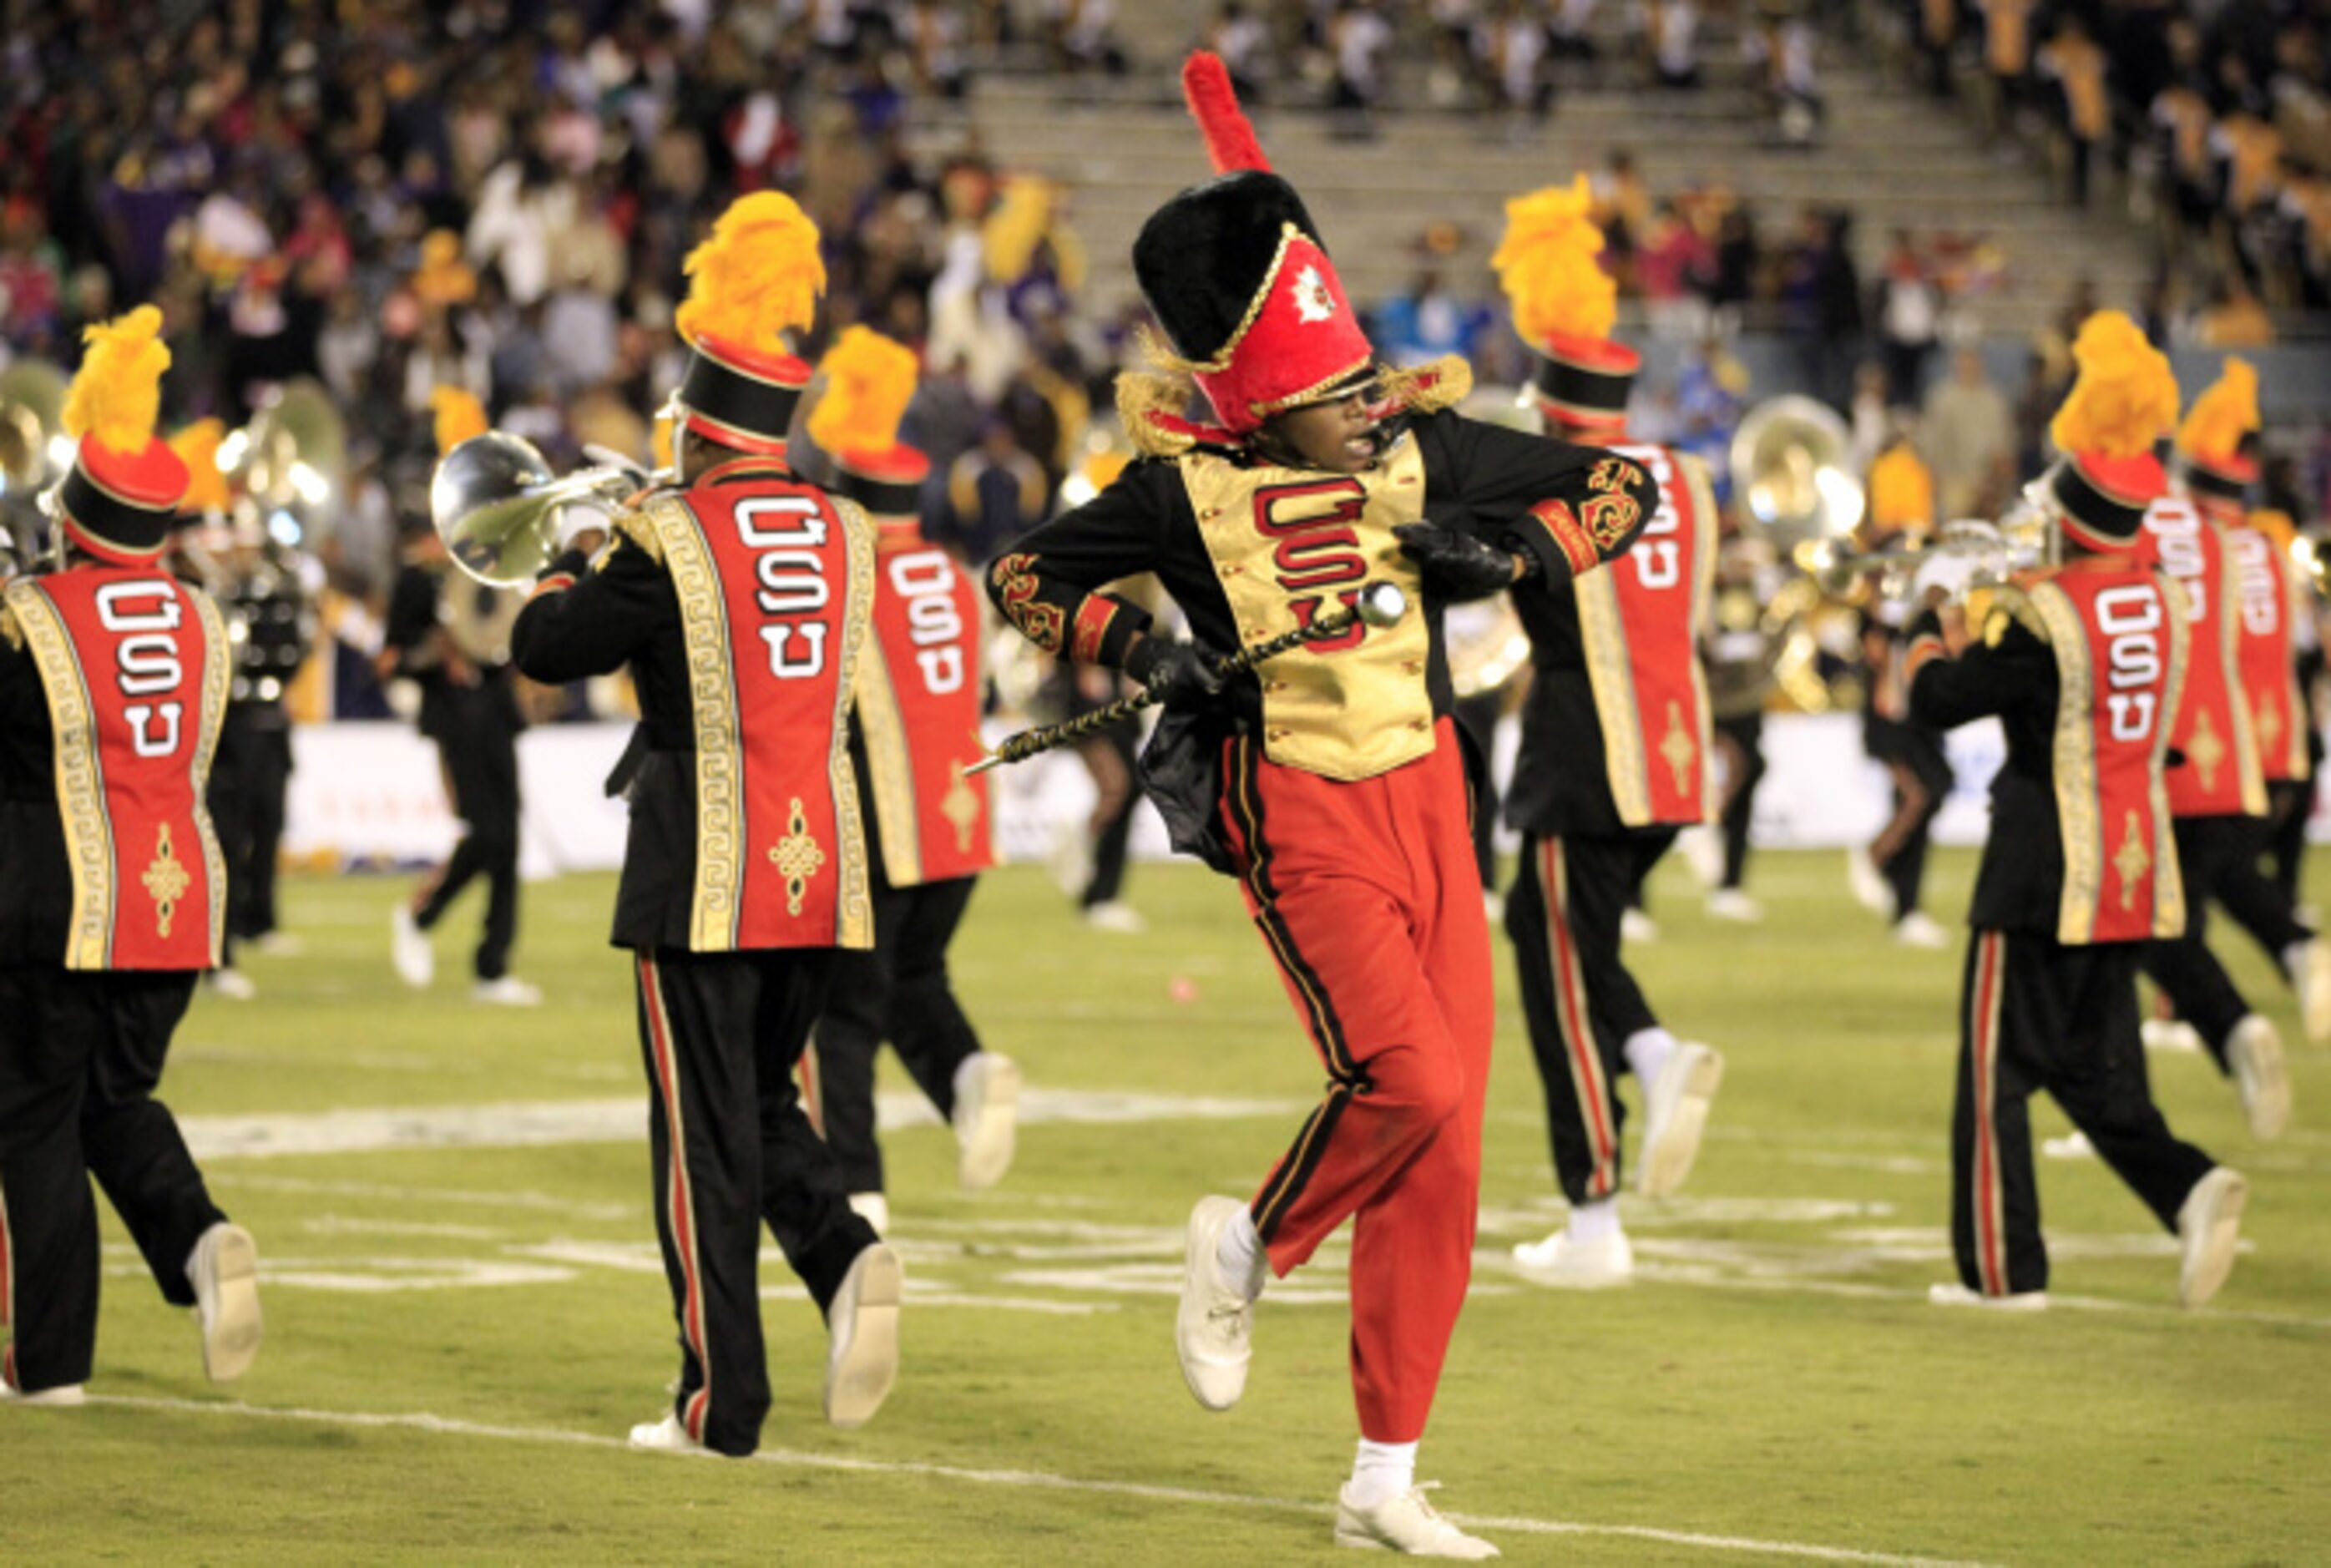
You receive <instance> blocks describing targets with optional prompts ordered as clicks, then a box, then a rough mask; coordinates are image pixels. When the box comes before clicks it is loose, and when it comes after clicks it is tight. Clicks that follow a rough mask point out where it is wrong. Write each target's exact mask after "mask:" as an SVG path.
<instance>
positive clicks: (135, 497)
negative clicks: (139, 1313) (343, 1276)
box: [0, 305, 261, 1404]
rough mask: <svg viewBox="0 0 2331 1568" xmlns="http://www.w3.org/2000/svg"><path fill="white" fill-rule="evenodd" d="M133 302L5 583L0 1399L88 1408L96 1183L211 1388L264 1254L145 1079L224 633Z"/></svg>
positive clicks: (153, 322) (188, 915) (210, 878)
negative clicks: (31, 562) (227, 1210)
mask: <svg viewBox="0 0 2331 1568" xmlns="http://www.w3.org/2000/svg"><path fill="white" fill-rule="evenodd" d="M161 328H162V313H161V311H159V310H158V309H155V308H154V307H153V306H151V305H146V306H140V307H139V308H138V309H135V310H133V311H131V312H130V313H129V314H128V315H127V316H125V317H123V318H120V319H119V320H118V321H114V322H111V323H109V324H107V325H104V326H98V327H92V328H90V329H89V331H88V335H87V336H88V341H89V353H88V356H87V357H86V358H85V359H84V360H83V361H82V364H81V372H80V374H79V375H76V376H75V377H74V378H73V382H72V385H71V390H70V391H69V393H68V394H67V396H66V400H65V405H64V429H65V432H66V433H67V434H69V435H73V436H77V437H79V438H80V442H81V444H80V450H79V452H78V454H77V455H76V456H75V458H74V461H73V467H72V470H71V472H70V473H69V474H67V475H66V477H65V479H64V480H63V481H62V483H61V484H60V485H59V486H58V487H57V489H56V490H55V491H53V492H52V495H53V499H54V506H55V517H56V522H57V525H58V527H61V528H62V532H63V540H64V549H63V555H62V563H63V564H62V566H61V567H60V568H59V569H57V570H54V571H50V572H47V573H44V574H41V575H32V576H24V577H18V578H15V579H14V580H12V581H11V582H10V583H9V584H8V585H7V590H6V594H5V599H0V735H5V746H0V1314H5V1327H6V1329H7V1330H8V1334H9V1342H8V1345H7V1347H6V1349H5V1352H0V1397H6V1398H12V1399H23V1400H25V1401H28V1402H37V1403H42V1404H80V1403H81V1402H82V1399H83V1393H82V1385H83V1384H84V1383H86V1382H87V1381H88V1379H89V1375H90V1363H91V1360H92V1357H93V1355H94V1354H95V1351H96V1346H97V1297H98V1277H99V1273H100V1262H101V1259H100V1252H99V1246H98V1224H97V1205H96V1200H95V1199H94V1198H93V1197H92V1196H91V1194H90V1177H92V1176H94V1177H95V1178H96V1179H97V1184H98V1185H99V1186H100V1187H102V1188H104V1189H105V1195H106V1198H107V1200H108V1201H109V1202H111V1203H112V1204H113V1208H114V1212H116V1213H118V1214H119V1215H120V1216H121V1221H122V1223H123V1224H124V1225H125V1226H127V1227H128V1231H129V1234H130V1236H131V1238H132V1239H133V1240H136V1241H137V1243H138V1250H139V1251H140V1252H142V1253H143V1254H144V1255H145V1259H146V1266H147V1269H150V1270H151V1271H152V1272H153V1275H154V1282H155V1283H156V1284H157V1285H158V1286H159V1287H160V1288H161V1290H162V1297H163V1299H164V1300H166V1301H168V1302H170V1303H172V1304H173V1305H175V1306H179V1307H193V1308H195V1314H196V1317H197V1320H198V1322H199V1323H200V1325H201V1327H202V1338H203V1365H204V1370H205V1372H207V1373H209V1375H210V1378H211V1380H212V1381H213V1382H214V1383H225V1382H228V1381H230V1380H232V1379H234V1378H237V1377H240V1376H242V1375H243V1373H244V1372H245V1371H246V1370H248V1369H249V1367H250V1365H251V1363H252V1358H253V1357H254V1356H256V1355H257V1354H259V1342H260V1333H261V1318H260V1310H259V1287H258V1267H259V1264H258V1253H257V1250H256V1248H254V1247H253V1245H252V1239H251V1234H250V1232H249V1231H245V1230H243V1227H241V1226H240V1225H236V1224H233V1223H231V1222H229V1221H228V1220H227V1218H226V1216H225V1215H224V1214H223V1213H221V1212H219V1208H218V1205H217V1204H216V1203H215V1202H213V1201H212V1199H211V1194H210V1191H209V1189H208V1187H207V1186H206V1185H205V1183H204V1181H203V1174H202V1172H201V1171H200V1170H198V1169H197V1168H196V1167H195V1162H194V1156H193V1155H190V1154H189V1153H188V1152H187V1149H186V1139H185V1138H184V1137H183V1136H181V1135H180V1133H179V1131H178V1124H177V1121H176V1118H175V1117H172V1116H171V1114H170V1110H169V1107H166V1106H165V1105H163V1104H162V1103H161V1102H160V1101H159V1100H157V1099H156V1098H154V1090H155V1088H156V1086H157V1084H159V1083H160V1081H161V1078H162V1069H163V1065H164V1063H165V1061H166V1059H167V1057H168V1054H169V1050H170V1037H171V1035H172V1033H173V1032H175V1031H176V1029H177V1027H178V1022H179V1020H181V1019H183V1018H184V1017H185V1016H186V1008H187V1005H188V1004H189V1003H191V1002H192V1001H193V1000H194V995H195V977H196V976H197V975H198V974H201V973H202V972H204V971H205V970H207V969H210V968H212V967H213V966H214V965H216V964H217V963H218V961H219V952H220V948H221V946H222V945H223V944H224V940H225V935H226V926H227V884H226V872H225V868H224V858H223V856H222V855H221V853H220V849H219V842H218V838H217V835H216V834H215V833H214V832H213V831H212V828H211V820H210V813H209V810H208V808H207V807H206V806H205V803H204V798H203V797H204V792H205V786H206V785H207V784H208V783H209V774H210V768H211V758H212V755H213V754H214V750H215V748H216V746H217V745H218V736H219V727H220V724H221V723H222V721H223V720H224V717H225V712H226V704H227V688H228V682H229V679H230V677H231V675H232V673H233V651H232V650H231V649H230V648H229V647H228V644H227V636H226V629H225V624H224V622H223V621H222V620H221V618H220V615H219V612H218V607H217V606H216V605H215V604H214V603H212V602H211V601H210V599H209V597H208V596H207V595H205V594H203V593H202V592H201V591H200V590H199V589H195V588H192V587H188V586H186V584H182V583H179V582H178V581H176V579H175V578H174V577H172V576H171V575H169V574H168V573H167V572H166V571H164V570H163V569H162V566H161V556H162V552H163V548H164V546H166V544H167V542H168V540H169V536H170V528H171V521H172V518H173V514H174V513H175V512H176V509H177V505H178V499H179V497H180V496H181V495H183V494H184V493H185V491H186V483H187V474H186V464H185V463H184V462H183V461H180V460H179V458H178V456H177V454H176V452H174V451H171V450H170V448H169V447H168V446H167V445H166V443H164V442H160V441H157V439H155V435H154V420H155V415H156V413H157V409H158V407H159V404H160V401H161V380H162V373H163V372H164V371H165V370H166V369H168V368H169V365H170V351H169V349H168V348H167V347H165V346H164V345H163V343H162V342H161V340H160V332H161Z"/></svg>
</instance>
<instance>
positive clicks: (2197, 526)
mask: <svg viewBox="0 0 2331 1568" xmlns="http://www.w3.org/2000/svg"><path fill="white" fill-rule="evenodd" d="M2145 532H2146V533H2148V534H2151V535H2152V536H2153V538H2154V542H2155V544H2156V545H2158V546H2160V549H2161V569H2162V570H2163V571H2165V572H2166V573H2168V574H2169V575H2171V576H2173V577H2174V578H2176V579H2177V580H2178V581H2179V582H2180V583H2190V584H2195V585H2196V591H2194V592H2192V593H2189V594H2186V595H2185V619H2186V620H2188V621H2190V622H2193V624H2195V625H2197V626H2198V625H2200V624H2202V623H2203V622H2206V621H2208V620H2209V619H2210V595H2209V594H2204V593H2202V592H2200V591H2199V584H2201V582H2202V577H2203V573H2204V572H2206V571H2207V570H2208V565H2209V563H2208V558H2207V556H2206V555H2205V553H2204V551H2203V547H2202V517H2201V514H2200V513H2199V512H2196V511H2195V510H2194V509H2193V502H2191V501H2188V500H2185V499H2183V498H2181V497H2176V496H2165V497H2164V498H2162V499H2160V500H2157V501H2155V502H2154V503H2153V504H2152V505H2151V506H2150V507H2148V508H2145Z"/></svg>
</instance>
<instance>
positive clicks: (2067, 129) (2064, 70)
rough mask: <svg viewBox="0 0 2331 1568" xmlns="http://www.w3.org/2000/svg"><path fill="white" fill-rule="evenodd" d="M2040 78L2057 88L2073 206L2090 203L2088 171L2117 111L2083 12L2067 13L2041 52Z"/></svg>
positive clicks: (2100, 54) (2060, 136) (2057, 117)
mask: <svg viewBox="0 0 2331 1568" xmlns="http://www.w3.org/2000/svg"><path fill="white" fill-rule="evenodd" d="M2039 66H2040V74H2041V76H2042V77H2045V78H2046V79H2048V80H2049V81H2052V82H2054V83H2055V84H2056V89H2057V93H2058V101H2057V104H2056V113H2055V123H2056V136H2057V141H2058V144H2059V146H2060V148H2061V151H2062V161H2063V163H2064V164H2065V166H2066V171H2067V179H2068V181H2069V189H2070V195H2071V201H2072V204H2073V205H2074V206H2076V207H2085V206H2087V205H2088V166H2089V162H2090V160H2091V159H2092V158H2093V157H2094V156H2095V154H2096V149H2097V147H2098V145H2099V144H2100V143H2102V142H2103V141H2104V139H2105V138H2106V137H2107V136H2108V135H2109V134H2111V131H2112V109H2111V105H2110V100H2108V99H2107V96H2106V90H2105V52H2104V51H2103V50H2102V49H2100V48H2098V46H2097V43H2096V40H2094V39H2092V38H2090V37H2089V36H2088V25H2087V24H2085V23H2083V22H2082V21H2081V20H2080V17H2079V13H2078V12H2068V13H2066V14H2065V16H2064V20H2063V22H2062V23H2061V24H2060V25H2059V26H2058V28H2057V30H2056V36H2055V37H2053V38H2052V39H2050V40H2049V42H2048V45H2047V47H2046V48H2044V49H2042V50H2041V52H2040V59H2039Z"/></svg>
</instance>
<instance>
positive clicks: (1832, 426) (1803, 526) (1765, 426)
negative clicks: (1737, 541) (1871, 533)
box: [1731, 394, 1868, 551]
mask: <svg viewBox="0 0 2331 1568" xmlns="http://www.w3.org/2000/svg"><path fill="white" fill-rule="evenodd" d="M1851 450H1852V434H1851V432H1850V431H1849V430H1848V429H1847V427H1846V423H1845V421H1844V420H1843V419H1841V418H1840V417H1839V415H1838V414H1837V413H1836V412H1835V411H1834V410H1832V409H1831V407H1830V406H1829V405H1828V404H1825V403H1821V402H1818V401H1816V400H1815V399H1813V398H1810V397H1804V396H1800V395H1798V394H1789V395H1787V396H1784V397H1774V398H1768V399H1766V400H1765V402H1763V403H1760V404H1757V405H1756V406H1755V407H1754V408H1752V409H1750V410H1749V411H1748V413H1747V414H1746V416H1745V417H1744V418H1743V419H1742V420H1741V421H1740V424H1739V428H1738V429H1736V430H1735V431H1734V432H1732V451H1731V460H1732V486H1733V491H1734V494H1735V495H1736V496H1737V497H1738V498H1739V500H1740V505H1741V508H1742V513H1743V521H1744V522H1745V523H1746V526H1747V527H1750V528H1751V529H1752V530H1754V531H1755V532H1757V533H1759V534H1761V535H1763V536H1764V537H1766V538H1769V539H1770V540H1772V541H1773V544H1774V548H1776V549H1779V550H1783V551H1787V550H1791V549H1793V548H1794V547H1796V546H1799V545H1802V544H1804V543H1806V542H1809V541H1815V540H1822V539H1841V538H1844V537H1846V536H1847V535H1849V534H1851V533H1852V532H1853V530H1854V528H1855V527H1856V526H1857V525H1859V524H1860V521H1861V514H1862V509H1863V507H1864V505H1865V503H1866V501H1867V499H1868V498H1867V497H1866V496H1865V494H1864V493H1863V490H1862V486H1861V481H1860V480H1858V479H1856V478H1854V477H1853V470H1852V468H1851V465H1850V463H1849V462H1848V461H1847V459H1848V457H1849V455H1850V453H1851Z"/></svg>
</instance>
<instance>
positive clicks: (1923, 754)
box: [1846, 441, 1954, 947]
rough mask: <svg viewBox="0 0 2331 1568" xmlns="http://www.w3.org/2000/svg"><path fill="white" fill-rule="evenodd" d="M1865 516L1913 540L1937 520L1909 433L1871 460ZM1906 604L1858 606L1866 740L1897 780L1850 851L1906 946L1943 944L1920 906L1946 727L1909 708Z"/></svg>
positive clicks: (1876, 906) (1873, 904)
mask: <svg viewBox="0 0 2331 1568" xmlns="http://www.w3.org/2000/svg"><path fill="white" fill-rule="evenodd" d="M1870 526H1871V528H1872V530H1873V531H1874V533H1875V534H1876V536H1877V539H1876V542H1877V543H1879V544H1883V543H1884V542H1885V541H1887V540H1889V539H1891V538H1895V537H1908V538H1909V539H1911V540H1913V541H1915V540H1917V539H1918V538H1920V537H1924V536H1925V535H1926V534H1927V533H1928V532H1929V531H1930V530H1932V528H1933V527H1934V526H1935V485H1934V478H1933V476H1932V475H1931V474H1930V473H1928V471H1927V465H1926V464H1925V463H1924V462H1923V461H1920V460H1919V458H1918V454H1917V452H1916V451H1913V450H1911V447H1910V444H1909V442H1907V441H1902V442H1896V443H1895V444H1894V445H1893V446H1891V447H1889V449H1888V450H1887V451H1884V452H1883V453H1881V454H1879V459H1878V461H1876V462H1874V463H1872V464H1870ZM1904 609H1905V606H1904V605H1902V604H1901V603H1898V602H1896V601H1893V600H1889V599H1886V598H1883V597H1880V598H1879V599H1877V600H1876V601H1875V603H1872V604H1871V605H1870V608H1869V609H1868V610H1866V611H1864V612H1863V615H1862V629H1861V645H1862V653H1863V658H1864V660H1865V661H1866V662H1867V664H1868V666H1869V669H1870V695H1869V698H1868V700H1867V702H1866V703H1865V705H1864V707H1863V709H1862V716H1861V735H1862V747H1863V749H1864V750H1866V751H1867V752H1868V753H1869V754H1870V756H1871V757H1873V758H1874V759H1876V760H1877V761H1878V762H1879V763H1880V764H1881V765H1884V767H1885V769H1886V771H1887V773H1888V774H1889V776H1890V777H1891V778H1892V780H1893V784H1894V814H1893V815H1892V816H1891V817H1890V818H1889V819H1888V820H1887V823H1886V825H1885V826H1884V827H1883V828H1881V829H1879V832H1878V836H1877V837H1876V838H1875V839H1873V840H1871V841H1870V843H1869V845H1868V846H1867V847H1866V848H1863V849H1860V850H1855V851H1850V853H1849V855H1848V858H1847V862H1846V865H1847V870H1848V873H1849V875H1850V876H1851V880H1852V885H1853V893H1854V897H1855V898H1857V899H1858V900H1859V901H1860V903H1861V905H1862V907H1863V908H1867V909H1869V910H1870V911H1871V912H1872V913H1874V914H1880V915H1884V916H1885V917H1887V918H1888V919H1889V920H1891V921H1892V922H1893V924H1894V939H1895V940H1896V941H1897V942H1899V943H1901V944H1902V945H1903V946H1906V947H1947V946H1950V937H1949V936H1948V935H1947V934H1946V932H1945V931H1944V930H1943V928H1942V927H1940V926H1938V925H1936V923H1935V921H1934V919H1933V917H1930V916H1928V915H1927V912H1926V911H1925V910H1924V909H1922V908H1919V907H1918V903H1919V898H1920V896H1921V894H1922V892H1923V890H1924V888H1925V884H1926V878H1927V838H1928V834H1929V832H1930V831H1931V830H1932V828H1933V827H1934V822H1935V818H1936V814H1937V813H1940V812H1941V811H1942V809H1943V802H1944V801H1946V799H1948V798H1949V796H1950V793H1951V784H1952V783H1953V782H1954V775H1953V774H1952V773H1951V764H1950V757H1949V755H1947V754H1946V752H1945V750H1944V748H1943V736H1942V732H1941V731H1939V730H1937V729H1935V728H1933V727H1931V726H1927V725H1924V724H1921V723H1919V722H1918V720H1917V716H1916V715H1914V714H1912V713H1911V712H1910V711H1909V710H1908V699H1909V698H1908V687H1907V684H1906V680H1907V678H1906V677H1905V676H1904V674H1903V671H1902V653H1903V648H1904V646H1905V643H1906V641H1907V639H1906V637H1905V635H1904V632H1905V630H1906V628H1905V627H1904V625H1903V623H1902V615H1903V611H1904Z"/></svg>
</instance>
